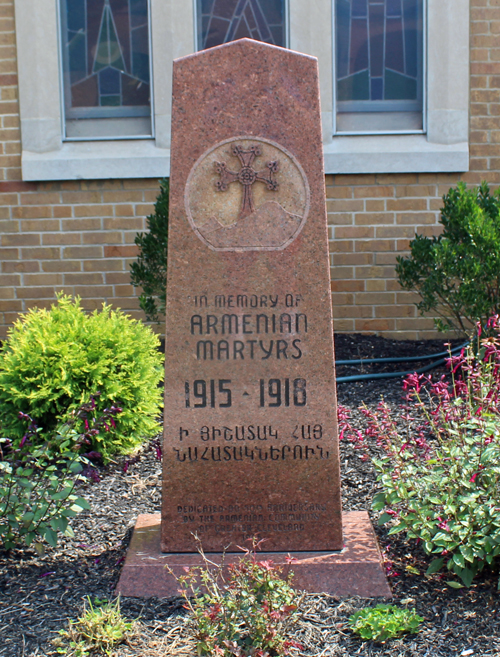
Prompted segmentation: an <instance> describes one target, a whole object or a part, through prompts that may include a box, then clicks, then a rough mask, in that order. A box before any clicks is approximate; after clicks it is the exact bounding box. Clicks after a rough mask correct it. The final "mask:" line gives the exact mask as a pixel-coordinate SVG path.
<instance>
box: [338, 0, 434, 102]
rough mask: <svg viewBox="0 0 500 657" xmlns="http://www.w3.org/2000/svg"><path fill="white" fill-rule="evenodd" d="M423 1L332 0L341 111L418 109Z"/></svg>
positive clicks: (420, 78)
mask: <svg viewBox="0 0 500 657" xmlns="http://www.w3.org/2000/svg"><path fill="white" fill-rule="evenodd" d="M422 5H423V0H336V59H337V101H338V103H339V109H340V111H350V112H355V111H358V112H359V111H371V112H373V111H418V110H421V107H422V78H423V75H422V62H423V55H422V53H423V43H422V41H423V31H422V10H423V7H422Z"/></svg>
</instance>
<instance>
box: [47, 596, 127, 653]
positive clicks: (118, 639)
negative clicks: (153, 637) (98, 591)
mask: <svg viewBox="0 0 500 657" xmlns="http://www.w3.org/2000/svg"><path fill="white" fill-rule="evenodd" d="M134 634H135V623H134V622H132V621H127V620H125V618H124V617H123V616H122V613H121V610H120V598H119V597H118V598H117V599H116V600H115V601H114V602H106V601H102V600H98V599H96V600H95V602H94V605H93V604H92V602H91V601H90V597H89V596H87V602H85V603H84V608H83V614H82V615H81V616H80V618H78V619H77V620H70V621H69V627H68V629H67V630H59V635H60V638H56V639H55V640H54V641H53V643H54V645H55V646H57V652H58V653H60V654H63V655H68V657H70V656H71V657H87V655H90V654H91V653H93V652H96V651H100V652H104V653H105V654H106V655H111V654H112V652H113V648H115V647H116V646H118V645H120V644H121V643H126V642H127V641H128V640H129V639H130V638H132V636H133V635H134Z"/></svg>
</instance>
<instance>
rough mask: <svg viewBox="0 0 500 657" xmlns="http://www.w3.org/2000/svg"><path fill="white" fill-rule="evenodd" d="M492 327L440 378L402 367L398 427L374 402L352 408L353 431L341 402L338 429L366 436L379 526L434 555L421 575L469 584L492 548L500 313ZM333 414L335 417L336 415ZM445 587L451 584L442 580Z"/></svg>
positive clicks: (497, 520)
mask: <svg viewBox="0 0 500 657" xmlns="http://www.w3.org/2000/svg"><path fill="white" fill-rule="evenodd" d="M487 329H488V332H490V333H492V334H493V335H492V336H491V337H489V338H486V339H481V327H480V325H478V339H479V345H480V349H479V352H478V354H477V357H476V354H475V351H474V348H473V347H472V346H469V347H468V348H467V349H466V350H465V349H464V350H462V352H461V354H460V355H459V356H456V357H451V356H450V358H449V359H448V361H447V362H448V365H449V368H450V371H451V377H450V380H447V379H446V378H445V377H444V376H443V377H442V378H440V379H439V380H437V381H433V380H432V378H431V377H430V376H424V375H418V374H412V375H410V376H408V377H407V379H406V381H405V383H404V388H405V390H406V403H405V404H404V405H403V410H404V419H405V422H406V426H405V427H404V428H403V429H402V428H401V426H400V424H398V423H397V421H396V420H395V419H394V418H393V417H392V415H391V410H390V407H389V406H388V405H387V404H386V403H385V402H384V401H381V402H380V404H379V406H378V408H377V410H376V411H371V410H369V409H367V408H366V407H365V408H362V409H361V410H362V412H363V413H364V415H365V417H366V419H367V421H368V422H367V427H366V429H365V431H364V434H363V433H362V432H361V431H353V430H352V427H350V425H349V422H348V420H346V414H345V410H344V411H343V412H342V413H341V416H342V417H341V422H342V427H341V428H342V432H343V433H344V434H347V435H349V434H350V435H351V439H352V440H353V441H354V442H355V443H356V445H357V447H362V446H363V445H366V439H367V438H375V439H376V441H377V444H378V445H379V447H380V448H381V453H382V455H381V456H379V457H377V458H373V463H374V465H375V468H376V470H377V471H378V473H379V474H378V481H380V483H381V485H382V489H383V492H381V493H379V494H378V495H376V496H375V498H374V504H373V506H374V508H375V509H377V510H383V509H385V512H384V513H383V514H382V516H381V518H380V524H384V523H386V522H389V521H390V522H391V523H392V525H393V526H392V527H391V528H390V530H389V534H395V533H397V532H402V531H405V532H406V533H407V536H408V537H409V538H412V539H418V540H419V541H421V545H422V546H423V548H424V550H425V552H426V553H427V554H428V555H432V556H434V557H435V558H434V560H433V561H432V562H431V564H430V566H429V569H428V571H427V574H432V573H435V572H437V571H439V570H440V569H441V568H442V567H443V566H446V567H447V569H448V570H450V571H452V572H454V573H455V574H456V575H457V576H458V577H459V578H460V579H461V580H462V582H463V584H465V585H466V586H470V585H471V583H472V581H473V578H474V577H475V575H476V574H477V573H478V572H479V571H480V570H482V569H483V567H484V565H485V564H489V565H491V564H493V563H494V561H495V559H496V558H497V557H498V555H499V554H500V319H499V317H498V316H496V317H494V318H492V319H490V321H489V322H488V323H487ZM342 418H343V419H342ZM448 583H449V584H450V585H451V586H454V587H460V586H462V585H461V584H460V583H458V582H456V581H454V580H451V581H449V582H448Z"/></svg>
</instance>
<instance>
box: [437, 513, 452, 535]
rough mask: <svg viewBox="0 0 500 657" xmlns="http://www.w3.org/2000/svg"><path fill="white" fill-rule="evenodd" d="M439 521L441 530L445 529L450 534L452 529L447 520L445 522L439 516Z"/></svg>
mask: <svg viewBox="0 0 500 657" xmlns="http://www.w3.org/2000/svg"><path fill="white" fill-rule="evenodd" d="M438 520H440V522H438V527H439V529H444V531H445V532H449V531H450V528H449V526H448V523H447V522H446V520H443V519H442V518H441V517H440V516H438Z"/></svg>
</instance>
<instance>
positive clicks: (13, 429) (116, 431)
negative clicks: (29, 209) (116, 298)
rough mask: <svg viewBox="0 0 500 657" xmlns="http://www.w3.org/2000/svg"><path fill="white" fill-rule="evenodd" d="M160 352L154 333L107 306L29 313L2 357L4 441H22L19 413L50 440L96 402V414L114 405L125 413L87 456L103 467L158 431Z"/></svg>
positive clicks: (62, 300) (67, 304)
mask: <svg viewBox="0 0 500 657" xmlns="http://www.w3.org/2000/svg"><path fill="white" fill-rule="evenodd" d="M158 346H159V339H158V337H157V336H156V335H155V334H154V333H153V332H152V331H151V329H150V328H148V327H147V326H144V324H142V323H141V322H139V321H137V320H134V319H131V318H130V317H128V316H127V315H125V314H124V313H123V312H122V311H120V310H113V309H112V308H111V307H110V306H107V305H106V304H103V307H102V310H101V311H97V310H96V311H94V312H92V313H90V314H88V313H86V312H85V311H84V310H83V308H82V307H81V304H80V299H79V298H76V299H72V298H71V297H70V296H66V295H63V294H60V295H58V298H57V302H56V303H55V304H54V305H52V307H51V308H50V309H49V310H46V309H38V308H34V309H31V310H30V311H28V312H27V313H26V314H24V315H22V316H21V317H20V319H19V320H18V321H17V322H16V323H15V325H14V326H13V328H12V329H11V330H10V331H9V333H8V337H7V340H6V341H5V343H4V345H3V347H2V350H1V351H0V429H1V432H2V435H3V436H6V437H8V438H10V439H12V440H13V441H14V443H15V442H16V441H20V440H21V438H22V436H23V434H24V431H25V425H24V421H23V420H22V418H20V417H19V413H20V412H22V413H26V414H28V415H30V416H31V417H32V418H34V420H35V421H36V423H37V424H38V425H39V426H41V427H44V431H46V432H52V431H54V429H55V427H56V426H57V424H58V423H59V422H60V421H61V420H64V419H65V417H67V415H68V413H71V411H73V410H75V409H77V408H79V407H80V406H81V405H82V404H83V403H84V402H87V401H88V400H89V397H90V396H91V395H94V399H95V404H96V412H97V413H100V412H102V411H104V410H105V409H106V408H108V407H110V406H111V405H115V406H120V407H121V408H122V412H121V413H120V414H119V416H118V417H117V418H116V421H114V425H115V426H112V425H110V426H109V427H108V429H109V430H108V431H107V432H104V433H102V434H100V435H98V436H96V437H95V443H94V444H92V445H90V446H89V450H90V449H92V450H95V451H99V452H101V454H102V455H103V457H104V458H105V459H109V458H110V457H111V456H112V455H113V454H121V453H129V452H131V451H133V450H134V449H135V448H136V447H137V446H138V445H139V444H140V443H141V442H142V441H143V440H144V439H145V438H148V437H150V436H153V435H155V434H156V433H157V432H158V431H159V429H160V425H159V423H158V416H159V414H160V411H161V400H162V393H161V389H160V387H159V383H160V380H161V379H162V376H163V357H162V355H161V353H160V352H159V351H158ZM80 422H84V420H83V419H81V420H80ZM75 429H76V431H77V432H79V431H81V429H82V427H75ZM40 440H44V436H42V435H41V436H40Z"/></svg>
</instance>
